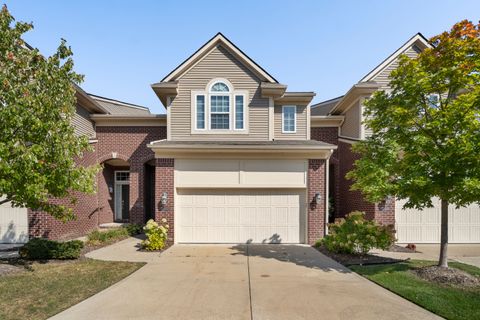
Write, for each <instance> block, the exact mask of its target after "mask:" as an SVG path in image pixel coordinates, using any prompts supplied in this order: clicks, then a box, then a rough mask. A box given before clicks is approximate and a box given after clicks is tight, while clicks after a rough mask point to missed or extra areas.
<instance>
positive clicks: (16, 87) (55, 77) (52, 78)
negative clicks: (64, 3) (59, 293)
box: [0, 6, 98, 220]
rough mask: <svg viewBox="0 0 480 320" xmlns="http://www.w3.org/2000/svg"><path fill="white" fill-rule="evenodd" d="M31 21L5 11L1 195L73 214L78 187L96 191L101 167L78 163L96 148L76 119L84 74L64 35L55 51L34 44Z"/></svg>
mask: <svg viewBox="0 0 480 320" xmlns="http://www.w3.org/2000/svg"><path fill="white" fill-rule="evenodd" d="M32 28H33V26H32V25H31V24H28V23H23V22H15V21H14V18H13V17H12V16H11V15H10V13H9V12H8V10H7V8H6V6H3V8H2V9H1V11H0V155H1V157H0V197H3V198H4V200H2V201H0V203H1V202H6V201H11V203H12V205H13V206H25V207H29V208H32V209H36V210H42V211H45V212H48V213H49V214H51V215H52V216H53V217H55V218H57V219H61V220H71V219H74V214H73V212H72V209H71V205H60V204H54V203H52V202H50V201H49V200H50V199H51V198H65V199H66V200H68V202H69V203H70V204H74V203H75V200H76V199H75V197H74V193H73V192H72V191H79V192H85V193H93V192H94V191H95V175H96V172H97V169H98V167H96V166H95V167H90V168H86V167H82V166H77V165H76V164H75V158H79V157H81V156H82V155H83V153H84V152H85V151H89V150H91V149H90V147H89V144H88V139H87V138H86V137H77V136H76V135H75V133H74V128H73V126H72V124H71V121H72V119H73V116H74V114H75V110H76V97H75V95H76V85H78V84H79V83H80V82H81V81H82V79H83V77H82V76H81V75H79V74H77V73H75V72H74V70H73V60H72V58H71V57H72V51H71V50H70V48H69V47H68V46H67V45H66V42H65V40H62V41H61V43H60V45H59V47H58V49H57V51H56V52H55V53H54V54H53V55H52V56H50V57H45V56H42V55H41V54H40V52H39V51H38V50H37V49H33V48H29V47H28V45H27V44H25V42H24V41H23V40H22V38H21V37H22V35H23V34H24V33H25V32H27V31H29V30H31V29H32Z"/></svg>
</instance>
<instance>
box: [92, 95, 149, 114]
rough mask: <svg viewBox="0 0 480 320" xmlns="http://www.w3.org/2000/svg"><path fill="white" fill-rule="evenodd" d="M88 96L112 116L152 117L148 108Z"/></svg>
mask: <svg viewBox="0 0 480 320" xmlns="http://www.w3.org/2000/svg"><path fill="white" fill-rule="evenodd" d="M88 95H89V96H90V97H91V98H92V99H93V100H95V101H96V102H97V103H98V104H99V105H101V106H102V107H103V109H104V110H106V111H107V112H108V114H110V115H150V110H149V109H148V108H147V107H142V106H139V105H136V104H132V103H128V102H123V101H119V100H114V99H110V98H105V97H101V96H97V95H94V94H91V93H89V94H88Z"/></svg>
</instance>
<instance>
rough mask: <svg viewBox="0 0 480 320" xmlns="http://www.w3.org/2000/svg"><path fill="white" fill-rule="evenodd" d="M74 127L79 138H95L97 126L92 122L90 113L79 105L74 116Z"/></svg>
mask: <svg viewBox="0 0 480 320" xmlns="http://www.w3.org/2000/svg"><path fill="white" fill-rule="evenodd" d="M72 125H73V127H74V128H75V134H76V135H77V136H87V137H88V138H94V137H95V125H94V124H93V121H92V120H90V113H89V112H88V111H87V110H86V109H85V108H83V107H81V106H79V105H77V107H76V112H75V114H74V115H73V119H72Z"/></svg>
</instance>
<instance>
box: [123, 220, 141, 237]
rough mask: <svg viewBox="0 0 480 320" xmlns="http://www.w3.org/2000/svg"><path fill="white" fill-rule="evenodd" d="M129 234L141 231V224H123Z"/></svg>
mask: <svg viewBox="0 0 480 320" xmlns="http://www.w3.org/2000/svg"><path fill="white" fill-rule="evenodd" d="M124 228H125V229H127V232H128V234H129V235H130V236H134V235H137V234H140V233H142V229H143V226H142V225H141V224H136V223H131V224H127V225H126V226H124Z"/></svg>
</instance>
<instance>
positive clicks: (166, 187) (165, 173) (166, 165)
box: [155, 159, 175, 243]
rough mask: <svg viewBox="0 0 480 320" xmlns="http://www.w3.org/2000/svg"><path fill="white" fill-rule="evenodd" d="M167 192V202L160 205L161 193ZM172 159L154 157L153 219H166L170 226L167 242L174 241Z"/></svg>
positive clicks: (158, 220)
mask: <svg viewBox="0 0 480 320" xmlns="http://www.w3.org/2000/svg"><path fill="white" fill-rule="evenodd" d="M164 192H166V193H167V204H166V205H165V206H163V207H162V206H160V199H161V196H162V194H163V193H164ZM174 192H175V186H174V159H156V168H155V221H157V222H160V221H161V220H162V219H163V218H165V219H167V223H168V225H169V227H170V229H169V232H168V238H169V242H170V243H173V241H174V208H175V203H174V198H175V197H174Z"/></svg>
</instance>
